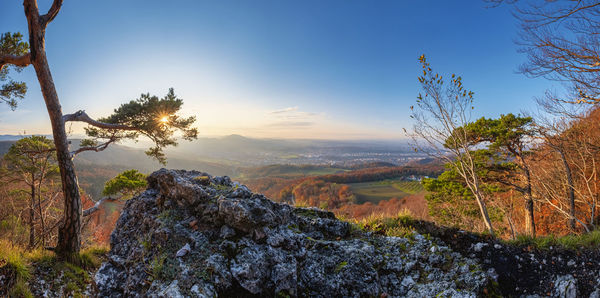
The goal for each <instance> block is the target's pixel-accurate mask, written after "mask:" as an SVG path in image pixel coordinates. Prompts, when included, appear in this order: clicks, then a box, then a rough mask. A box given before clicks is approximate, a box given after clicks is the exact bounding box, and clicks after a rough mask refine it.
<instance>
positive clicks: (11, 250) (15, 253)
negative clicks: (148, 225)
mask: <svg viewBox="0 0 600 298" xmlns="http://www.w3.org/2000/svg"><path fill="white" fill-rule="evenodd" d="M107 252H108V248H106V247H90V248H86V249H84V250H82V251H81V252H80V254H79V257H78V259H77V261H78V262H79V264H78V265H75V264H71V263H67V262H59V261H58V260H57V258H56V255H55V254H54V253H53V252H51V251H48V250H44V249H42V248H37V249H34V250H30V251H27V250H25V249H24V248H22V247H20V246H18V245H13V244H12V243H11V242H10V241H8V240H6V239H0V267H3V266H9V267H7V268H9V269H10V271H12V272H14V276H15V279H16V280H15V284H14V286H13V287H12V288H11V289H10V291H9V295H10V297H33V295H32V294H31V291H30V289H29V285H28V281H29V280H30V279H31V278H32V274H33V273H34V272H35V271H36V268H39V267H43V268H47V269H51V270H50V276H46V278H45V280H46V281H47V282H59V283H60V282H65V284H64V285H65V289H66V291H65V293H66V294H69V295H70V296H74V297H77V296H81V295H82V293H83V292H84V290H85V287H86V286H87V285H88V284H89V283H90V282H91V277H90V276H89V274H88V272H87V271H86V270H95V269H97V268H98V267H99V266H100V263H101V258H102V256H103V255H105V254H106V253H107ZM46 271H47V270H46ZM59 276H63V281H60V280H59V279H58V277H59Z"/></svg>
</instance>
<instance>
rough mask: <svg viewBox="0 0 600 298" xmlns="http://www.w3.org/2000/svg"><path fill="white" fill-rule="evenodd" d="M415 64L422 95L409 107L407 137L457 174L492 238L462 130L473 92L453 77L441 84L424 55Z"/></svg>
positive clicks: (470, 145)
mask: <svg viewBox="0 0 600 298" xmlns="http://www.w3.org/2000/svg"><path fill="white" fill-rule="evenodd" d="M419 61H420V62H421V66H422V69H423V75H422V76H419V83H420V84H421V88H422V91H423V92H424V94H422V93H419V96H418V97H417V108H416V109H415V108H414V107H411V110H413V113H412V115H411V118H413V119H414V120H415V122H416V123H415V125H414V128H413V130H412V132H410V133H408V134H409V136H410V137H412V139H413V142H414V143H413V144H414V145H415V147H416V148H417V149H418V150H421V151H423V152H426V153H428V154H429V155H431V156H433V157H435V158H439V159H442V160H445V161H446V162H447V164H448V165H450V166H452V167H453V169H454V170H455V171H456V172H457V173H458V174H459V175H460V177H461V178H462V179H463V180H464V182H465V184H466V185H467V188H468V189H469V190H470V191H471V192H472V194H473V196H474V198H475V200H476V201H477V205H478V206H479V211H480V213H481V217H482V220H483V222H484V224H485V226H486V228H487V230H488V231H489V233H490V234H491V235H494V229H493V227H492V222H491V220H490V216H489V214H488V210H487V207H486V197H485V195H484V192H483V191H482V189H481V179H480V177H479V174H478V169H477V165H476V161H475V158H474V156H473V153H472V151H473V149H474V144H473V143H472V142H471V140H470V137H469V135H468V132H467V130H466V129H465V127H466V125H467V124H468V123H470V122H471V110H472V109H473V105H472V104H473V92H472V91H468V90H466V89H465V88H464V86H463V84H462V79H461V77H460V76H456V75H454V74H453V75H452V77H451V80H450V84H449V85H448V86H446V85H444V80H443V78H442V76H440V75H439V74H437V73H434V72H433V71H432V69H431V67H430V65H429V63H428V62H427V60H426V59H425V56H421V57H420V58H419Z"/></svg>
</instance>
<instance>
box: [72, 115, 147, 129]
mask: <svg viewBox="0 0 600 298" xmlns="http://www.w3.org/2000/svg"><path fill="white" fill-rule="evenodd" d="M63 121H64V122H69V121H77V122H85V123H87V124H89V125H92V126H95V127H98V128H103V129H117V130H138V129H137V128H135V127H132V126H127V125H122V124H112V123H104V122H100V121H96V120H94V119H92V118H91V117H90V116H88V114H86V112H85V111H84V110H79V111H77V112H75V113H73V114H66V115H64V116H63Z"/></svg>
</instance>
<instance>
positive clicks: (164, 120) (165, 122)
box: [158, 116, 169, 124]
mask: <svg viewBox="0 0 600 298" xmlns="http://www.w3.org/2000/svg"><path fill="white" fill-rule="evenodd" d="M158 121H159V122H160V123H163V124H167V122H169V116H163V117H162V118H160V119H159V120H158Z"/></svg>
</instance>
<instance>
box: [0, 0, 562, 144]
mask: <svg viewBox="0 0 600 298" xmlns="http://www.w3.org/2000/svg"><path fill="white" fill-rule="evenodd" d="M38 1H39V6H40V10H41V11H42V12H44V11H46V10H47V9H48V8H49V7H50V5H51V1H50V0H38ZM486 6H487V4H486V3H485V2H484V1H482V0H464V1H442V0H439V1H433V0H420V1H391V0H380V1H356V0H339V1H337V0H303V1H289V0H252V1H250V0H247V1H246V0H219V1H198V0H189V1H184V0H177V1H154V0H143V1H141V0H139V1H138V0H128V1H122V0H104V1H82V0H78V1H73V0H67V1H64V4H63V7H62V10H61V11H60V13H59V14H58V16H57V17H56V19H55V20H54V21H53V22H52V23H51V24H50V25H49V26H48V29H47V32H46V50H47V55H48V60H49V63H50V68H51V71H52V74H53V77H54V82H55V84H56V88H57V91H58V94H59V98H60V100H61V103H62V109H63V113H65V114H66V113H72V112H75V111H77V110H80V109H83V110H85V111H86V112H87V113H88V114H90V116H92V117H102V116H107V115H109V114H110V113H111V112H112V110H113V109H114V108H116V107H118V106H119V105H120V104H121V103H124V102H128V101H129V100H133V99H136V98H138V97H139V95H140V94H141V93H147V92H148V93H150V94H154V95H158V96H163V95H165V94H166V93H167V91H168V89H169V88H170V87H173V88H174V89H175V93H176V94H177V95H178V96H179V97H180V98H182V99H183V100H184V107H183V115H195V116H196V117H197V122H196V126H197V127H198V129H199V133H200V135H202V136H220V135H229V134H240V135H244V136H248V137H257V138H301V139H305V138H309V139H371V140H372V139H402V138H405V137H406V136H405V135H404V132H403V131H402V129H403V128H407V129H410V128H411V127H412V123H411V119H410V118H409V115H410V110H409V107H410V106H411V105H414V103H415V100H416V96H417V94H418V93H419V85H418V81H417V76H418V75H419V72H420V66H419V63H418V57H419V56H420V55H421V54H425V55H426V56H427V58H428V61H429V62H430V63H431V65H432V67H433V68H434V70H435V71H437V72H439V73H441V74H451V73H456V74H459V75H461V76H462V77H463V83H464V85H465V87H467V88H468V89H471V90H473V91H474V92H475V110H474V115H475V116H477V117H481V116H485V117H497V116H499V115H500V114H506V113H511V112H512V113H519V112H524V111H525V112H526V111H532V110H535V101H534V97H536V96H541V95H543V93H544V91H545V90H546V89H548V88H553V85H552V84H553V83H552V82H549V81H546V80H544V79H530V78H526V77H525V76H524V75H522V74H518V73H516V69H517V68H518V66H519V65H520V64H521V63H523V62H524V61H525V58H526V57H525V56H524V55H523V54H521V53H518V51H517V50H518V46H517V45H516V44H515V42H514V41H515V39H516V37H517V33H518V31H517V21H516V20H515V19H514V17H513V16H512V15H511V13H510V10H509V7H505V6H501V7H497V8H486ZM16 31H19V32H22V33H24V34H25V35H26V34H27V22H26V19H25V16H24V13H23V6H22V4H21V3H20V1H1V2H0V32H16ZM13 78H14V79H17V80H22V81H25V82H26V83H27V85H28V86H29V91H28V93H27V95H26V97H25V98H24V99H23V100H22V101H21V102H20V105H19V107H18V108H17V109H16V110H15V111H11V110H10V109H9V107H8V106H0V135H1V134H18V133H24V132H25V133H26V134H50V133H51V131H50V124H49V120H48V115H47V111H46V108H45V105H44V101H43V98H42V95H41V92H40V88H39V84H38V82H37V79H36V77H35V72H34V70H33V68H32V67H31V66H30V67H28V68H26V69H25V70H24V71H23V72H21V73H20V74H17V75H14V76H13ZM69 129H70V131H71V132H72V133H73V134H74V135H77V134H79V133H81V132H82V126H81V125H73V126H72V127H69Z"/></svg>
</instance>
